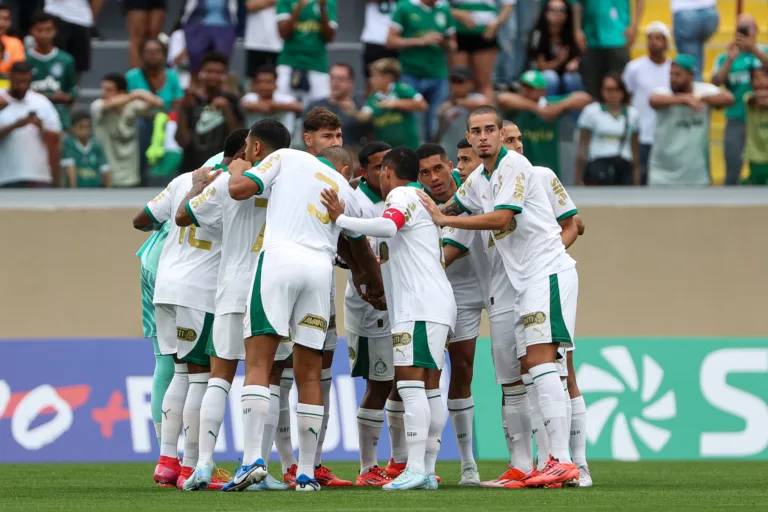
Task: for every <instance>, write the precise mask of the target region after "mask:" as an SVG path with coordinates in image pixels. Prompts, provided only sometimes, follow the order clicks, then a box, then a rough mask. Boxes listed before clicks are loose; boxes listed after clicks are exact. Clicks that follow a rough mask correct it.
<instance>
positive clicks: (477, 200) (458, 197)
mask: <svg viewBox="0 0 768 512" xmlns="http://www.w3.org/2000/svg"><path fill="white" fill-rule="evenodd" d="M478 179H485V178H484V177H483V176H482V175H481V173H478V172H473V173H472V174H470V175H469V178H467V181H465V182H464V183H463V184H462V185H461V187H459V190H457V191H456V193H455V194H453V200H454V201H456V204H458V205H459V206H460V207H461V209H462V210H464V211H465V212H466V213H468V214H470V215H472V214H474V213H483V203H482V202H481V197H480V190H479V189H478V188H477V187H476V186H473V184H474V183H475V181H476V180H478Z"/></svg>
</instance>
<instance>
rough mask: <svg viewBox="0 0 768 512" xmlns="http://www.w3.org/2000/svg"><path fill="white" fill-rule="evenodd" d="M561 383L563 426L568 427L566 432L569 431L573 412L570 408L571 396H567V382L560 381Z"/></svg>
mask: <svg viewBox="0 0 768 512" xmlns="http://www.w3.org/2000/svg"><path fill="white" fill-rule="evenodd" d="M560 382H562V383H563V393H564V394H565V425H566V427H568V432H570V431H571V417H572V416H573V410H572V407H571V395H569V394H568V381H567V380H561V381H560Z"/></svg>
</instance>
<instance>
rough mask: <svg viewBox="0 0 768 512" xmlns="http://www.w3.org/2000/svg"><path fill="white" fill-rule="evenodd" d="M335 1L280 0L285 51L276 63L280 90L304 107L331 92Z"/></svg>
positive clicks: (281, 33)
mask: <svg viewBox="0 0 768 512" xmlns="http://www.w3.org/2000/svg"><path fill="white" fill-rule="evenodd" d="M336 19H337V18H336V0H317V1H316V2H312V3H310V2H309V1H308V0H279V2H278V4H277V29H278V31H279V32H280V37H282V38H283V51H282V52H280V56H279V57H278V59H277V64H278V66H277V89H278V90H279V91H280V92H282V93H285V94H291V95H293V96H296V97H297V98H299V99H300V100H301V101H302V102H303V103H304V104H307V103H309V102H310V101H313V100H318V99H321V98H327V97H328V94H329V92H330V89H331V78H330V76H329V75H328V52H327V50H326V45H327V44H328V43H330V42H332V41H333V39H334V37H336V29H337V28H338V24H337V23H336Z"/></svg>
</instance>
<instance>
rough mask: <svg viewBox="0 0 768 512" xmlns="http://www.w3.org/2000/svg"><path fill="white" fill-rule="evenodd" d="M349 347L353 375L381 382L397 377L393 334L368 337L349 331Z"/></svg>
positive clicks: (350, 366)
mask: <svg viewBox="0 0 768 512" xmlns="http://www.w3.org/2000/svg"><path fill="white" fill-rule="evenodd" d="M347 348H348V349H349V368H350V370H351V372H350V374H351V375H352V377H362V378H364V379H367V380H376V381H381V382H386V381H391V380H393V379H394V378H395V365H394V362H393V359H394V351H393V350H392V336H391V335H389V336H382V337H378V338H368V337H367V336H359V335H357V334H355V333H353V332H349V331H347Z"/></svg>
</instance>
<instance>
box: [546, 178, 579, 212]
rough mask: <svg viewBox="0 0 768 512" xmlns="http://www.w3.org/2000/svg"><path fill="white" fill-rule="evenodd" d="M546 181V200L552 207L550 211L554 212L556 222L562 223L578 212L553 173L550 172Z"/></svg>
mask: <svg viewBox="0 0 768 512" xmlns="http://www.w3.org/2000/svg"><path fill="white" fill-rule="evenodd" d="M545 179H546V180H547V181H548V184H547V185H548V186H546V187H545V188H546V190H547V198H548V199H549V204H551V205H552V211H553V212H555V218H556V219H557V222H562V221H564V220H565V219H567V218H569V217H573V216H574V215H576V214H577V213H579V211H578V210H577V209H576V205H575V204H574V202H573V200H572V199H571V196H570V195H569V194H568V192H567V191H566V190H565V187H564V186H563V184H562V183H560V179H559V178H558V177H557V176H556V175H555V173H554V172H550V173H549V176H547V177H546V178H545Z"/></svg>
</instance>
